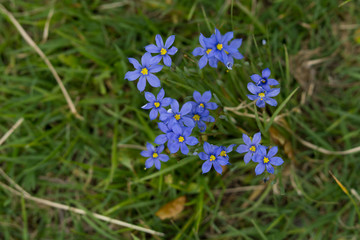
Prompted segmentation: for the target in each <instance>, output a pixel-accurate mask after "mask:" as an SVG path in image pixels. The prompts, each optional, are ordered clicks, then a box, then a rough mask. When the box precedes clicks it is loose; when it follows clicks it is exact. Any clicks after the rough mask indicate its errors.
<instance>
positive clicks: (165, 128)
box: [154, 122, 173, 144]
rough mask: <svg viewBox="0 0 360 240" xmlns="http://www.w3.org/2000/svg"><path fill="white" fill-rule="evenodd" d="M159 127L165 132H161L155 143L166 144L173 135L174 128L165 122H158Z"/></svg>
mask: <svg viewBox="0 0 360 240" xmlns="http://www.w3.org/2000/svg"><path fill="white" fill-rule="evenodd" d="M158 127H159V129H160V130H161V131H162V132H163V133H164V134H160V135H158V136H157V137H156V138H155V141H154V142H155V143H156V144H164V143H166V142H167V141H168V140H169V137H170V136H171V134H170V133H172V132H173V131H172V129H171V128H169V127H168V126H167V125H166V124H165V123H163V122H159V123H158Z"/></svg>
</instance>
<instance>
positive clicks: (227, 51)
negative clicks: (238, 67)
mask: <svg viewBox="0 0 360 240" xmlns="http://www.w3.org/2000/svg"><path fill="white" fill-rule="evenodd" d="M233 37H234V33H233V32H227V33H226V34H225V35H221V33H220V31H219V30H218V29H216V28H215V34H212V35H211V36H210V37H209V38H206V37H204V35H202V34H201V33H200V37H199V42H200V45H201V47H197V48H195V49H194V51H193V52H192V54H193V55H194V56H202V57H201V58H200V60H199V68H200V69H201V68H203V67H205V66H206V64H207V63H208V62H209V65H210V66H211V67H213V68H217V65H218V62H219V61H220V62H222V63H223V64H225V66H226V67H227V68H228V69H232V66H233V65H234V58H235V59H242V58H244V56H243V55H242V54H241V53H240V52H239V50H238V48H239V47H240V46H241V44H242V39H234V40H232V41H231V42H230V43H229V41H230V40H231V39H233Z"/></svg>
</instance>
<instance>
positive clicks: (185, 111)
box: [180, 102, 192, 115]
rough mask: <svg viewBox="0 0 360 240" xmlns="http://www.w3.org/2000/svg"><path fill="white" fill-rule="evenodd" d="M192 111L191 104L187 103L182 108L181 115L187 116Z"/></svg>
mask: <svg viewBox="0 0 360 240" xmlns="http://www.w3.org/2000/svg"><path fill="white" fill-rule="evenodd" d="M191 109H192V104H191V103H190V102H187V103H185V104H184V105H183V106H182V108H181V111H180V113H181V115H186V114H188V113H189V112H190V111H191Z"/></svg>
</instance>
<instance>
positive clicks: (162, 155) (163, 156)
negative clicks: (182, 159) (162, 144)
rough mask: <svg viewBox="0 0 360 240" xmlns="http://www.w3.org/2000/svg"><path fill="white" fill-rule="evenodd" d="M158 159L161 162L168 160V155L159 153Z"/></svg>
mask: <svg viewBox="0 0 360 240" xmlns="http://www.w3.org/2000/svg"><path fill="white" fill-rule="evenodd" d="M159 160H160V161H162V162H167V161H168V160H169V156H168V155H166V154H159Z"/></svg>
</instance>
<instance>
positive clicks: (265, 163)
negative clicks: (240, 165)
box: [254, 146, 284, 175]
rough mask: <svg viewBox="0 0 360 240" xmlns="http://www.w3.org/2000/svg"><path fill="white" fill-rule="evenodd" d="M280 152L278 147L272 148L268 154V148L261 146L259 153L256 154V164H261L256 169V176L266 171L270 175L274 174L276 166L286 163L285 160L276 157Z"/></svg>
mask: <svg viewBox="0 0 360 240" xmlns="http://www.w3.org/2000/svg"><path fill="white" fill-rule="evenodd" d="M277 152H278V147H276V146H275V147H272V148H270V150H269V152H268V153H266V148H265V147H264V146H260V149H259V151H258V153H256V154H255V157H254V162H257V163H259V164H258V165H257V166H256V168H255V173H256V175H259V174H262V173H263V172H264V170H265V167H266V170H267V171H268V173H271V174H274V168H273V166H272V165H274V166H280V165H281V164H283V163H284V160H282V158H280V157H274V156H275V154H276V153H277Z"/></svg>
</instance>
